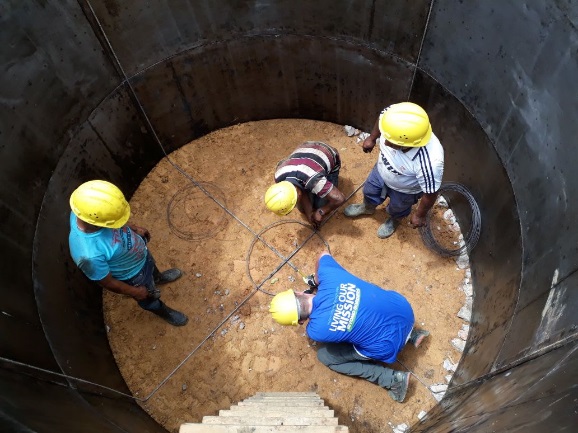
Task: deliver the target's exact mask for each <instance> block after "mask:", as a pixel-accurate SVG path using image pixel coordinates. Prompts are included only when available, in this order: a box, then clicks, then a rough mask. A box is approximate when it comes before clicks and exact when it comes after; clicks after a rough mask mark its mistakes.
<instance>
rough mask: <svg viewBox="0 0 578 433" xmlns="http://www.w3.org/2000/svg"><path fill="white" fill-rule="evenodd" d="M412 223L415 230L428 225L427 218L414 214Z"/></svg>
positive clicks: (411, 219)
mask: <svg viewBox="0 0 578 433" xmlns="http://www.w3.org/2000/svg"><path fill="white" fill-rule="evenodd" d="M410 223H411V225H412V227H413V228H414V229H415V228H417V227H423V226H425V224H426V218H425V217H420V216H418V215H417V214H415V213H413V214H412V215H411V218H410Z"/></svg>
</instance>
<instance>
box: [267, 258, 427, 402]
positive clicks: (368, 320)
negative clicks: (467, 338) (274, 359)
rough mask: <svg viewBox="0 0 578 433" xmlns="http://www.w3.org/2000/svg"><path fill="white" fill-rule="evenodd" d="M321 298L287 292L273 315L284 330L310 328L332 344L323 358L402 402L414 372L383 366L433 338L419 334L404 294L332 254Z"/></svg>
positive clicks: (323, 267) (325, 263)
mask: <svg viewBox="0 0 578 433" xmlns="http://www.w3.org/2000/svg"><path fill="white" fill-rule="evenodd" d="M316 281H317V282H318V285H317V293H315V294H313V293H307V292H294V291H293V290H287V291H285V292H281V293H279V294H277V295H275V297H274V298H273V300H272V301H271V307H270V309H269V311H270V312H271V314H272V315H273V319H275V321H277V323H280V324H281V325H297V324H303V323H304V322H305V320H308V323H307V335H308V336H309V338H311V339H312V340H315V341H318V342H321V343H326V344H324V345H323V346H322V347H320V348H319V350H318V352H317V357H318V359H319V360H320V361H321V362H322V363H323V364H325V365H326V366H328V367H329V368H331V369H332V370H334V371H337V372H338V373H342V374H346V375H348V376H356V377H362V378H364V379H367V380H369V381H370V382H372V383H376V384H378V385H379V386H381V387H383V388H386V389H388V393H389V395H390V396H391V398H393V399H394V400H395V401H397V402H400V403H401V402H402V401H403V400H404V398H405V395H406V393H407V388H408V385H409V377H410V373H409V372H402V371H395V370H392V369H390V368H388V367H386V366H384V365H382V364H380V363H379V362H376V361H380V362H382V363H386V364H390V363H393V362H395V360H396V358H397V354H398V353H399V351H400V350H401V349H402V348H403V347H404V346H405V344H406V343H411V344H413V345H414V346H415V347H418V346H419V345H420V344H421V342H422V341H423V339H424V338H425V337H427V336H428V335H429V332H428V331H424V330H415V329H413V325H414V316H413V310H412V308H411V305H410V304H409V302H408V301H407V300H406V299H405V298H404V297H403V296H402V295H400V294H399V293H397V292H394V291H391V290H384V289H382V288H380V287H378V286H376V285H374V284H371V283H368V282H367V281H364V280H362V279H360V278H358V277H356V276H354V275H352V274H351V273H349V272H347V271H346V270H345V269H343V267H341V265H340V264H339V263H337V262H336V261H335V259H334V258H333V257H332V256H331V255H330V254H329V253H327V252H324V253H322V254H321V255H320V256H319V260H318V261H317V270H316Z"/></svg>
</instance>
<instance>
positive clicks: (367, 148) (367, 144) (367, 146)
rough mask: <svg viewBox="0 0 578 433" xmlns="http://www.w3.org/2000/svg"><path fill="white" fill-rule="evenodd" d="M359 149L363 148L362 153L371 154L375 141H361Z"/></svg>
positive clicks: (369, 138)
mask: <svg viewBox="0 0 578 433" xmlns="http://www.w3.org/2000/svg"><path fill="white" fill-rule="evenodd" d="M361 147H362V148H363V152H364V153H371V151H372V150H373V148H374V147H375V140H373V139H372V138H371V137H367V138H366V139H365V140H363V144H362V145H361Z"/></svg>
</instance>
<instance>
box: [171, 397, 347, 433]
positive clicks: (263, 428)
mask: <svg viewBox="0 0 578 433" xmlns="http://www.w3.org/2000/svg"><path fill="white" fill-rule="evenodd" d="M275 432H279V433H283V432H296V433H348V432H349V428H348V427H346V426H340V425H338V419H337V418H335V416H334V411H333V410H331V409H329V408H328V407H327V406H325V402H324V401H323V400H322V399H321V398H319V396H318V395H317V394H314V393H291V392H287V393H261V392H259V393H257V394H255V395H254V396H252V397H249V398H247V399H245V400H244V401H241V402H239V403H238V404H237V405H233V406H231V408H230V410H220V411H219V416H205V417H203V422H202V423H198V424H193V423H186V424H182V425H181V428H180V430H179V433H275Z"/></svg>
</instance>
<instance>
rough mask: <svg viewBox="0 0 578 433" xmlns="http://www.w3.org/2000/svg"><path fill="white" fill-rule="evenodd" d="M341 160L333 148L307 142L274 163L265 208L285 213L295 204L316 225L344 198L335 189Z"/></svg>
mask: <svg viewBox="0 0 578 433" xmlns="http://www.w3.org/2000/svg"><path fill="white" fill-rule="evenodd" d="M340 167H341V159H340V157H339V152H338V151H337V149H335V148H333V147H331V146H329V145H328V144H325V143H322V142H320V141H307V142H305V143H303V144H302V145H301V146H299V147H298V148H297V149H295V150H294V151H293V153H291V155H289V157H288V158H286V159H284V160H282V161H281V162H279V164H277V169H276V170H275V184H273V185H272V186H271V187H270V188H269V189H268V190H267V192H266V193H265V205H266V206H267V209H269V210H270V211H272V212H274V213H276V214H277V215H281V216H284V215H287V214H288V213H289V212H291V211H292V210H293V208H294V207H295V206H297V209H299V211H300V212H301V213H302V214H303V215H305V217H306V218H307V220H308V221H309V222H310V223H311V224H312V225H313V226H314V227H315V228H318V227H319V226H320V224H321V223H322V222H323V220H324V219H325V218H327V216H328V215H329V213H330V212H331V211H333V210H334V209H337V208H338V207H339V206H341V204H342V203H343V202H344V201H345V196H344V195H343V193H342V192H341V191H339V189H337V186H338V181H339V179H338V178H339V169H340Z"/></svg>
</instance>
